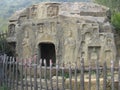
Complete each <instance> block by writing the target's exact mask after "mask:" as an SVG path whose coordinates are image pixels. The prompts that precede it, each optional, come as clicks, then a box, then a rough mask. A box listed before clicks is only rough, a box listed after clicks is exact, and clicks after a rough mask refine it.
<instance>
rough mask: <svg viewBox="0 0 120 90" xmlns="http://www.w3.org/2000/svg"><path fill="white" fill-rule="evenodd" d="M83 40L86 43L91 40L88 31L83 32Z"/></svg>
mask: <svg viewBox="0 0 120 90" xmlns="http://www.w3.org/2000/svg"><path fill="white" fill-rule="evenodd" d="M85 41H86V43H90V42H91V34H90V33H89V32H86V33H85Z"/></svg>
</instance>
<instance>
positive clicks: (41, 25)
mask: <svg viewBox="0 0 120 90" xmlns="http://www.w3.org/2000/svg"><path fill="white" fill-rule="evenodd" d="M37 29H38V33H43V31H44V30H43V29H44V23H39V24H37Z"/></svg>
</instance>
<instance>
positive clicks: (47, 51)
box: [39, 43, 56, 66]
mask: <svg viewBox="0 0 120 90" xmlns="http://www.w3.org/2000/svg"><path fill="white" fill-rule="evenodd" d="M39 59H42V60H43V59H46V62H47V66H49V65H50V64H49V61H50V59H51V60H52V63H53V64H55V63H56V52H55V45H54V44H53V43H40V44H39ZM42 65H43V64H42Z"/></svg>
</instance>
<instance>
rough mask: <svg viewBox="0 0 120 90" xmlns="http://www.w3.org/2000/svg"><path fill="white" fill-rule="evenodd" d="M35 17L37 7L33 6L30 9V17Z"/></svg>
mask: <svg viewBox="0 0 120 90" xmlns="http://www.w3.org/2000/svg"><path fill="white" fill-rule="evenodd" d="M36 15H37V5H33V6H32V8H31V16H32V17H36Z"/></svg>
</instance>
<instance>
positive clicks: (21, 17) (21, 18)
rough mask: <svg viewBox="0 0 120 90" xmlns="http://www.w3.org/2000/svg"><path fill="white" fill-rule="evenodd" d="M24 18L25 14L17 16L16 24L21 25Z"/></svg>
mask: <svg viewBox="0 0 120 90" xmlns="http://www.w3.org/2000/svg"><path fill="white" fill-rule="evenodd" d="M26 19H27V15H23V16H20V17H19V18H18V24H19V25H21V23H22V22H23V21H24V20H26Z"/></svg>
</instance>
